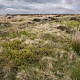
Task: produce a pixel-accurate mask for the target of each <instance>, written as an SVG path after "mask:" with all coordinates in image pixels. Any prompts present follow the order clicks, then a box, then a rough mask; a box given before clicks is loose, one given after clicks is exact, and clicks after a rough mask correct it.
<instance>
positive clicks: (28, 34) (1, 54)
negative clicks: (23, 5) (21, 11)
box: [0, 14, 80, 80]
mask: <svg viewBox="0 0 80 80" xmlns="http://www.w3.org/2000/svg"><path fill="white" fill-rule="evenodd" d="M0 80H80V15H77V14H76V15H24V16H23V15H6V16H5V15H3V16H0Z"/></svg>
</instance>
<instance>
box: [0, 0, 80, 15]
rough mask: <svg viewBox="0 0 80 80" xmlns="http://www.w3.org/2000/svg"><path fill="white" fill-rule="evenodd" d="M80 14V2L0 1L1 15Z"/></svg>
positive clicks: (44, 0)
mask: <svg viewBox="0 0 80 80" xmlns="http://www.w3.org/2000/svg"><path fill="white" fill-rule="evenodd" d="M6 13H10V14H11V13H12V14H14V13H15V14H23V13H24V14H38V13H39V14H40V13H43V14H49V13H50V14H55V13H56V14H57V13H80V1H79V0H0V14H6Z"/></svg>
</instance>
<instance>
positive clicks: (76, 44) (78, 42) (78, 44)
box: [72, 32, 80, 56]
mask: <svg viewBox="0 0 80 80" xmlns="http://www.w3.org/2000/svg"><path fill="white" fill-rule="evenodd" d="M72 49H73V50H74V51H75V52H76V53H77V54H78V55H79V56H80V32H76V34H75V35H74V36H73V38H72Z"/></svg>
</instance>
